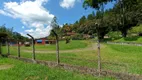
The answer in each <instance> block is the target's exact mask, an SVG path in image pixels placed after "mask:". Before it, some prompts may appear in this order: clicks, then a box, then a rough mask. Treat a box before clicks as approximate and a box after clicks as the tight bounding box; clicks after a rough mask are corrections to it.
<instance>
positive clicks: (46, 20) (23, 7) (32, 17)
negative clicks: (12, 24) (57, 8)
mask: <svg viewBox="0 0 142 80" xmlns="http://www.w3.org/2000/svg"><path fill="white" fill-rule="evenodd" d="M47 2H48V0H32V1H31V0H22V1H21V2H20V3H18V2H5V3H4V8H3V9H2V10H0V14H3V15H6V16H10V17H12V18H18V19H21V21H22V23H23V24H24V25H25V26H26V27H29V28H31V29H30V30H25V32H27V33H30V34H31V35H32V36H34V37H35V38H39V37H45V36H48V35H49V34H50V33H49V32H50V30H51V27H50V26H49V25H50V22H51V20H52V18H53V17H54V15H53V14H50V13H49V11H48V10H47V9H45V8H44V7H43V5H44V4H45V3H47ZM45 25H46V26H45Z"/></svg>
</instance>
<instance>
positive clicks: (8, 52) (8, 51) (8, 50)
mask: <svg viewBox="0 0 142 80" xmlns="http://www.w3.org/2000/svg"><path fill="white" fill-rule="evenodd" d="M6 43H7V54H8V55H10V49H9V41H8V39H7V40H6Z"/></svg>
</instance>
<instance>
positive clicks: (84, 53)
mask: <svg viewBox="0 0 142 80" xmlns="http://www.w3.org/2000/svg"><path fill="white" fill-rule="evenodd" d="M81 42H82V41H81ZM83 42H84V43H86V44H87V47H86V48H89V47H90V46H91V45H92V43H94V42H93V41H92V42H91V41H83ZM93 45H96V44H93ZM13 48H14V47H11V55H15V56H17V51H16V49H13ZM86 48H81V51H76V49H71V50H72V51H74V52H68V50H62V51H66V52H60V60H61V63H66V64H71V65H78V66H85V67H90V68H96V69H97V50H96V49H93V48H91V49H89V50H85V49H86ZM44 50H47V49H45V48H43V51H44ZM21 56H22V57H26V58H32V53H31V52H24V51H22V52H21ZM141 56H142V47H140V46H130V45H129V46H128V45H113V44H102V45H101V57H102V69H104V70H111V71H114V72H125V73H132V74H142V63H141V60H142V58H141ZM36 59H38V60H48V61H56V52H52V53H50V52H48V51H47V52H46V51H45V53H36ZM92 60H93V61H92Z"/></svg>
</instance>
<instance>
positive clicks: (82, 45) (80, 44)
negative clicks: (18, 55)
mask: <svg viewBox="0 0 142 80" xmlns="http://www.w3.org/2000/svg"><path fill="white" fill-rule="evenodd" d="M85 47H87V41H83V40H82V41H81V40H72V41H70V43H68V44H66V42H65V41H59V48H60V50H72V49H79V48H85ZM22 48H24V49H32V47H24V46H23V47H22ZM35 48H36V49H38V50H56V45H55V44H52V45H36V46H35Z"/></svg>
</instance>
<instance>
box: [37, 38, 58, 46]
mask: <svg viewBox="0 0 142 80" xmlns="http://www.w3.org/2000/svg"><path fill="white" fill-rule="evenodd" d="M55 43H56V41H55V40H48V39H47V38H40V39H36V40H35V44H38V45H46V44H55Z"/></svg>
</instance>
